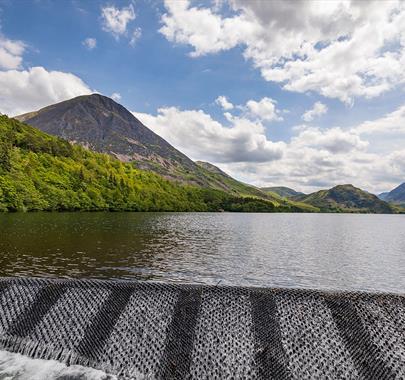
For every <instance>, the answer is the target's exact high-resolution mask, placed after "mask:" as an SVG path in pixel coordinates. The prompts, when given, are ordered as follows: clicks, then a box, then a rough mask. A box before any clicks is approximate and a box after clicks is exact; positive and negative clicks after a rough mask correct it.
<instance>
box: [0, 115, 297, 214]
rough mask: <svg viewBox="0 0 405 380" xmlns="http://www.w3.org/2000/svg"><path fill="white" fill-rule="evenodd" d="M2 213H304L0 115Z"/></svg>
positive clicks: (288, 206) (0, 195)
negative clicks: (143, 165) (176, 177)
mask: <svg viewBox="0 0 405 380" xmlns="http://www.w3.org/2000/svg"><path fill="white" fill-rule="evenodd" d="M0 210H1V211H20V210H21V211H30V210H49V211H50V210H131V211H220V210H225V211H257V212H277V211H304V208H302V207H299V206H297V205H292V204H291V205H287V204H278V203H277V202H272V201H270V200H266V199H258V198H254V197H242V196H235V195H232V194H227V193H226V192H224V191H219V190H214V189H203V188H198V187H193V186H184V185H180V184H178V183H175V182H172V181H168V180H166V179H164V178H162V177H161V176H159V175H157V174H155V173H152V172H147V171H143V170H139V169H136V168H135V167H134V165H133V164H131V163H124V162H121V161H119V160H116V159H114V158H112V157H111V156H109V155H105V154H101V153H94V152H91V151H88V150H86V149H84V148H82V147H80V146H77V145H72V144H70V143H69V142H67V141H65V140H62V139H60V138H58V137H54V136H50V135H48V134H46V133H43V132H41V131H39V130H37V129H35V128H33V127H30V126H28V125H26V124H23V123H21V122H19V121H17V120H14V119H9V118H8V117H6V116H0Z"/></svg>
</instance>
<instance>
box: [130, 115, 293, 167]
mask: <svg viewBox="0 0 405 380" xmlns="http://www.w3.org/2000/svg"><path fill="white" fill-rule="evenodd" d="M134 115H135V116H136V117H137V118H139V119H140V120H141V121H142V122H143V123H144V124H145V125H146V126H148V127H149V128H151V129H152V130H153V131H154V132H156V133H157V134H159V135H160V136H162V137H163V138H164V139H166V140H167V141H169V142H170V143H171V144H173V145H174V146H175V147H177V148H178V149H180V150H181V151H183V152H184V153H186V154H187V155H189V156H190V157H192V158H193V159H201V160H210V161H213V162H216V163H218V162H222V163H224V162H269V161H272V160H275V159H279V158H280V157H282V155H283V150H284V147H285V144H284V143H283V142H277V143H274V142H272V141H269V140H268V139H267V138H266V136H265V130H264V127H263V125H262V124H261V123H260V122H254V121H251V120H248V119H246V118H238V117H232V118H231V125H230V126H229V127H227V126H224V125H222V124H221V123H219V122H218V121H216V120H214V119H212V117H211V116H210V115H208V114H206V113H205V112H203V111H201V110H198V111H196V110H185V111H182V110H180V109H178V108H176V107H167V108H160V109H159V110H158V113H157V115H148V114H142V113H134Z"/></svg>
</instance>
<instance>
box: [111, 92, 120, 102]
mask: <svg viewBox="0 0 405 380" xmlns="http://www.w3.org/2000/svg"><path fill="white" fill-rule="evenodd" d="M111 99H112V100H114V101H115V102H119V101H120V100H121V94H120V93H119V92H114V93H113V94H112V95H111Z"/></svg>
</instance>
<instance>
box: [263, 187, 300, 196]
mask: <svg viewBox="0 0 405 380" xmlns="http://www.w3.org/2000/svg"><path fill="white" fill-rule="evenodd" d="M261 190H262V191H264V192H265V193H275V194H277V195H279V196H280V197H283V198H292V197H296V196H298V195H305V194H304V193H301V192H299V191H295V190H294V189H291V188H289V187H285V186H274V187H262V188H261Z"/></svg>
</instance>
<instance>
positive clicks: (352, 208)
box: [293, 185, 395, 214]
mask: <svg viewBox="0 0 405 380" xmlns="http://www.w3.org/2000/svg"><path fill="white" fill-rule="evenodd" d="M293 199H295V200H298V201H300V202H304V203H308V204H310V205H313V206H315V207H318V208H319V209H320V210H321V211H323V212H363V213H379V214H391V213H393V212H395V210H394V209H393V208H392V207H391V206H390V205H389V204H388V203H387V202H384V201H382V200H381V199H379V198H378V197H377V196H376V195H373V194H370V193H368V192H366V191H363V190H361V189H359V188H357V187H354V186H353V185H338V186H335V187H333V188H331V189H329V190H320V191H317V192H315V193H312V194H309V195H299V196H296V197H294V198H293Z"/></svg>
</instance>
